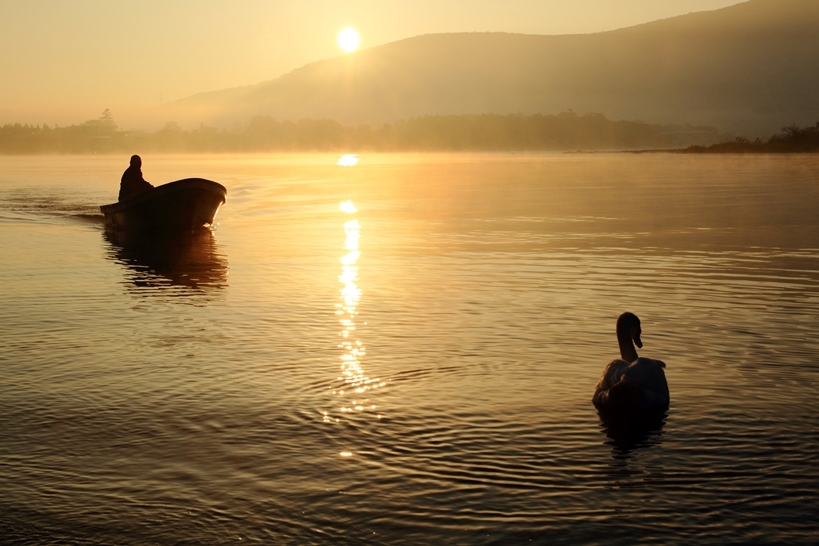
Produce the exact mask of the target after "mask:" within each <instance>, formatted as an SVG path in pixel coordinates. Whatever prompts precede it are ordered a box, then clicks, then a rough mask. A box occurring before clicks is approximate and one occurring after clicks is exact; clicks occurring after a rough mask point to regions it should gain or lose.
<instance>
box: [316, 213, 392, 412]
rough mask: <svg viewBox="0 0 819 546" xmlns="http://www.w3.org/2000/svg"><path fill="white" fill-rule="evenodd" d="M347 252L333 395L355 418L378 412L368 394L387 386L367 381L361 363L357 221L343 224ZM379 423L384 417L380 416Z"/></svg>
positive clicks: (338, 310)
mask: <svg viewBox="0 0 819 546" xmlns="http://www.w3.org/2000/svg"><path fill="white" fill-rule="evenodd" d="M339 210H341V211H342V212H344V213H346V214H355V213H356V212H358V209H357V208H356V207H355V205H354V204H353V202H352V201H344V202H342V203H339ZM344 235H345V238H344V250H345V251H346V253H345V254H344V255H343V256H341V257H340V258H339V261H340V262H341V275H339V277H338V280H339V281H340V282H341V284H342V287H341V289H340V290H339V292H340V297H339V299H340V300H341V302H340V303H336V315H338V316H339V322H340V323H341V332H340V333H339V335H340V336H341V342H340V343H339V345H338V347H339V348H340V349H341V350H342V354H341V375H339V376H338V378H337V383H336V384H335V386H334V387H332V388H333V391H332V392H333V395H335V396H338V397H340V398H341V400H340V404H339V406H338V410H339V411H340V412H341V413H342V414H354V413H361V412H366V411H375V410H376V409H377V407H376V405H375V404H372V403H371V401H370V399H369V398H367V393H368V392H369V391H371V390H373V389H378V388H380V387H383V386H384V385H385V382H383V381H381V379H379V378H371V377H368V376H367V374H366V373H365V372H364V368H363V367H362V366H361V359H362V358H363V357H364V356H365V355H366V354H367V350H366V348H365V347H364V344H363V343H362V342H361V341H360V340H359V339H357V338H356V316H357V315H358V311H357V309H358V304H359V302H360V301H361V289H360V288H359V287H358V284H357V283H358V281H359V276H358V274H359V267H358V260H359V258H360V257H361V251H360V250H359V240H360V239H361V224H360V223H359V221H358V219H356V218H354V219H352V220H348V221H346V222H344ZM323 415H324V421H325V422H338V421H339V419H338V418H337V417H333V416H331V415H330V413H329V412H327V411H325V412H323ZM377 417H378V418H379V419H380V418H381V415H378V416H377Z"/></svg>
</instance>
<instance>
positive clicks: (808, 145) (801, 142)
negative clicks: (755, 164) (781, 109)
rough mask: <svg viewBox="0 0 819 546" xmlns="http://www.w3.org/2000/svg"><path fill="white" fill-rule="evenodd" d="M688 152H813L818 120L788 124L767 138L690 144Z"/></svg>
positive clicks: (818, 146)
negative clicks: (703, 144)
mask: <svg viewBox="0 0 819 546" xmlns="http://www.w3.org/2000/svg"><path fill="white" fill-rule="evenodd" d="M684 151H685V152H688V153H813V152H819V122H817V123H816V125H813V126H808V127H804V128H800V127H797V126H796V125H790V126H788V127H784V128H782V130H781V131H780V132H779V133H777V134H775V135H774V136H772V137H771V138H769V139H768V140H767V141H762V140H761V139H756V140H753V141H751V140H748V139H747V138H743V137H737V138H735V139H734V140H732V141H730V142H721V143H719V144H712V145H711V146H691V147H689V148H687V149H686V150H684Z"/></svg>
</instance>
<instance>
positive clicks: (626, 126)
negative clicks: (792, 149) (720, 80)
mask: <svg viewBox="0 0 819 546" xmlns="http://www.w3.org/2000/svg"><path fill="white" fill-rule="evenodd" d="M724 138H725V135H720V134H719V132H718V131H717V130H716V129H714V128H711V127H694V126H690V125H684V126H681V125H658V124H648V123H643V122H638V121H612V120H609V119H607V118H606V117H605V116H603V115H602V114H583V115H580V114H576V113H574V112H572V111H567V112H563V113H561V114H557V115H544V114H533V115H523V114H511V115H498V114H485V115H430V116H422V117H415V118H410V119H404V120H400V121H396V122H394V123H389V124H386V125H383V126H382V127H377V128H373V127H371V126H369V125H360V126H357V127H350V126H344V125H342V124H341V123H339V122H337V121H333V120H312V119H303V120H300V121H296V122H293V121H287V120H277V119H274V118H272V117H270V116H255V117H253V118H252V119H251V120H250V122H249V123H248V124H247V125H245V126H242V127H236V128H234V129H233V130H227V129H217V128H214V127H208V126H205V125H202V124H200V126H199V127H198V128H196V129H191V130H185V129H183V128H182V127H180V126H179V125H178V124H177V123H175V122H168V123H167V124H166V125H165V126H164V127H163V128H162V129H160V130H158V131H155V132H147V131H128V130H122V129H120V128H119V127H118V126H117V124H116V123H115V122H114V118H113V115H112V113H111V112H110V110H107V109H106V110H105V112H103V114H102V116H101V117H100V118H98V119H94V120H89V121H87V122H85V123H82V124H79V125H71V126H68V127H49V126H48V125H42V126H40V125H36V126H35V125H21V124H19V123H18V124H13V125H11V124H7V125H4V126H2V127H0V153H3V154H37V153H71V154H84V153H133V152H134V151H140V152H141V153H142V152H182V153H197V152H277V151H281V152H293V151H350V150H354V151H385V152H391V151H537V150H554V151H560V150H628V149H632V150H633V149H641V148H674V147H676V148H682V147H685V146H688V145H690V144H692V143H703V142H705V143H709V144H710V143H716V142H719V141H720V139H724Z"/></svg>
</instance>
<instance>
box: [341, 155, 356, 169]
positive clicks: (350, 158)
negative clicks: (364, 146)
mask: <svg viewBox="0 0 819 546" xmlns="http://www.w3.org/2000/svg"><path fill="white" fill-rule="evenodd" d="M336 165H338V166H339V167H355V166H356V165H358V156H357V155H356V154H344V155H343V156H341V157H340V158H338V161H337V162H336Z"/></svg>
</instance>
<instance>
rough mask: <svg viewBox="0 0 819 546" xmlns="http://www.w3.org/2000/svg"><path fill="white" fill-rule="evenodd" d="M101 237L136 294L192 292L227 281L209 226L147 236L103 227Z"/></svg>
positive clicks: (205, 290)
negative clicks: (195, 231) (190, 230)
mask: <svg viewBox="0 0 819 546" xmlns="http://www.w3.org/2000/svg"><path fill="white" fill-rule="evenodd" d="M103 237H104V238H105V241H106V242H107V243H108V249H107V257H108V258H109V259H110V260H112V261H114V262H116V263H118V264H120V265H122V266H123V267H124V273H125V279H126V281H127V283H126V284H127V285H128V286H130V287H131V288H132V289H134V291H135V292H137V293H139V294H142V295H147V294H152V293H160V292H162V293H167V292H168V290H169V289H171V290H172V291H173V294H174V295H180V296H184V295H195V294H203V293H207V292H210V291H213V290H218V289H221V288H224V287H225V286H226V285H227V276H228V263H227V260H226V259H225V257H224V256H223V255H221V254H220V253H219V251H218V249H217V246H216V242H215V240H214V238H213V234H212V233H211V232H210V231H209V230H208V231H205V232H202V233H196V234H185V235H179V236H173V237H162V238H149V239H145V238H142V237H134V236H133V235H129V234H127V233H122V232H112V231H105V232H104V235H103Z"/></svg>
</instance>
